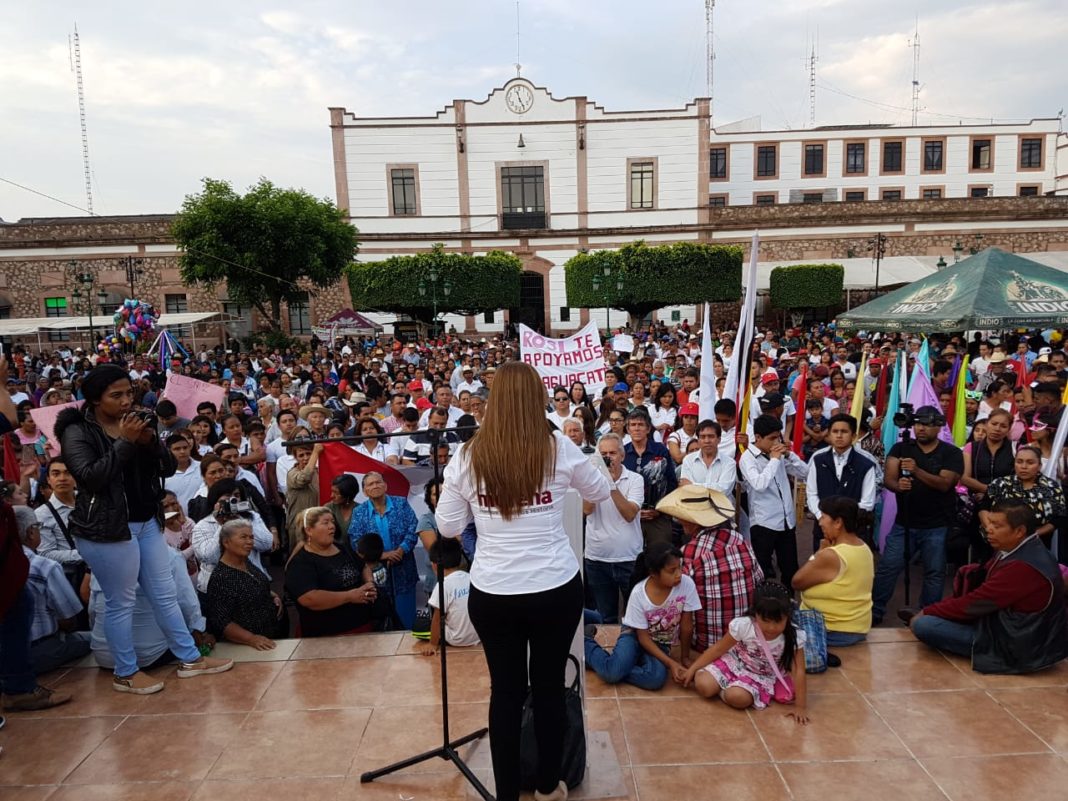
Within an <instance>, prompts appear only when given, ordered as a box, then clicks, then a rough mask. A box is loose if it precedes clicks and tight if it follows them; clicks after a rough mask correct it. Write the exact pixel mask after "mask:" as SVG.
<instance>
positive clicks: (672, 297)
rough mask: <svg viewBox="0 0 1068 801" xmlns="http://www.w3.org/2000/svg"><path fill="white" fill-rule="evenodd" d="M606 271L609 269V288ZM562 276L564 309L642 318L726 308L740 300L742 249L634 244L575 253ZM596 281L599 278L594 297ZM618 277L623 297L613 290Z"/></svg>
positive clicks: (699, 245) (693, 245)
mask: <svg viewBox="0 0 1068 801" xmlns="http://www.w3.org/2000/svg"><path fill="white" fill-rule="evenodd" d="M605 266H608V267H609V268H610V269H611V277H610V278H609V279H608V280H607V287H606V286H605V281H604V278H603V276H604V268H605ZM564 272H565V276H566V284H567V305H568V306H571V307H573V308H596V307H603V306H605V305H608V306H610V307H612V308H614V309H624V310H626V311H627V312H628V313H630V314H632V315H636V316H643V315H645V314H648V313H649V312H651V311H654V310H656V309H659V308H661V307H662V306H672V305H675V304H680V303H703V302H705V301H709V302H710V303H715V302H725V301H726V302H729V301H736V300H738V299H739V298H740V297H741V295H742V249H741V248H740V247H738V246H736V245H708V244H704V243H699V242H676V243H675V244H671V245H655V246H652V247H650V246H649V245H646V244H645V242H643V241H638V242H633V243H631V244H628V245H624V246H623V247H622V248H620V249H619V250H598V251H594V252H592V253H579V254H577V255H575V256H573V257H572V258H570V259H568V262H567V264H565V265H564ZM595 275H599V276H602V278H601V281H602V283H601V288H600V289H599V290H597V291H594V289H593V277H594V276H595ZM620 275H621V276H622V277H623V290H622V291H621V292H620V291H617V289H616V285H617V283H616V282H617V277H618V276H620ZM606 300H607V303H606Z"/></svg>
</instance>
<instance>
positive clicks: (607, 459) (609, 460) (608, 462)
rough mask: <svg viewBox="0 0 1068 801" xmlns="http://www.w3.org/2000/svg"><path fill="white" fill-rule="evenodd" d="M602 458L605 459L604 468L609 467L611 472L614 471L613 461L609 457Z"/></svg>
mask: <svg viewBox="0 0 1068 801" xmlns="http://www.w3.org/2000/svg"><path fill="white" fill-rule="evenodd" d="M601 458H602V459H604V466H605V467H607V468H608V469H609V470H611V469H612V460H611V459H609V458H608V457H607V456H602V457H601Z"/></svg>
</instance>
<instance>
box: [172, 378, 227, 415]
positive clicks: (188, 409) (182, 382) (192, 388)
mask: <svg viewBox="0 0 1068 801" xmlns="http://www.w3.org/2000/svg"><path fill="white" fill-rule="evenodd" d="M163 397H165V398H166V399H167V400H169V401H170V402H171V403H173V404H174V407H175V408H176V409H177V410H178V416H179V417H184V418H186V419H187V420H192V419H193V418H194V417H196V416H197V406H198V405H200V404H201V403H204V402H208V403H214V404H215V409H216V410H219V409H222V408H223V401H224V400H225V393H224V392H223V388H222V387H220V386H218V385H216V384H209V383H208V382H207V381H201V380H200V379H197V378H190V377H189V376H185V375H178V374H177V373H171V374H170V375H169V376H167V386H166V387H165V388H164V390H163Z"/></svg>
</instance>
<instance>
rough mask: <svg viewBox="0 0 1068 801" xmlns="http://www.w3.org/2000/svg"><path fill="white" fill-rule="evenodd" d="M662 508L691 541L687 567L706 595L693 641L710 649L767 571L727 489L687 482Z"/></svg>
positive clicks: (686, 552) (697, 646) (745, 606)
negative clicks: (737, 522) (737, 525)
mask: <svg viewBox="0 0 1068 801" xmlns="http://www.w3.org/2000/svg"><path fill="white" fill-rule="evenodd" d="M656 509H657V511H658V512H660V513H661V514H664V515H670V516H671V517H674V518H675V519H676V520H678V521H679V523H680V524H681V525H682V530H683V532H684V533H685V535H686V537H687V538H688V540H689V541H688V542H687V543H686V545H685V546H684V547H683V550H682V570H683V572H684V573H686V575H688V576H689V577H690V578H692V579H693V581H694V584H696V585H697V595H698V597H700V599H701V609H700V611H698V612H695V613H694V628H693V633H694V642H693V645H694V648H695V649H697V650H698V651H699V652H700V651H704V650H706V649H707V648H708V647H709V646H710V645H712V644H714V643H716V642H717V641H718V640H720V639H722V638H723V635H724V634H726V633H727V627H728V626H729V625H730V622H731V621H732V620H734V618H736V617H738V616H739V615H742V614H744V613H745V610H746V609H748V608H749V604H750V602H751V601H752V599H753V591H754V589H755V588H756V585H757V584H759V583H760V582H761V581H763V580H764V571H762V570H761V569H760V565H759V564H758V563H757V560H756V556H755V555H754V554H753V549H752V548H750V547H749V543H747V542H746V541H745V540H744V539H743V538H742V535H741V534H739V533H738V532H737V531H735V530H734V506H733V505H732V504H731V502H730V500H729V499H728V498H727V496H726V495H724V494H723V493H722V492H719V491H718V490H714V489H709V488H707V487H703V486H701V485H699V484H687V485H685V486H682V487H679V488H678V489H677V490H675V491H674V492H672V493H671V494H670V495H667V496H666V497H664V498H663V499H661V501H660V503H658V504H657V505H656Z"/></svg>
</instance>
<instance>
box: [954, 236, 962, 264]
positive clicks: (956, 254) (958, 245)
mask: <svg viewBox="0 0 1068 801" xmlns="http://www.w3.org/2000/svg"><path fill="white" fill-rule="evenodd" d="M963 252H964V245H962V244H961V243H960V240H959V239H958V240H957V242H956V244H954V245H953V263H954V264H956V263H957V262H958V261H960V254H961V253H963Z"/></svg>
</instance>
